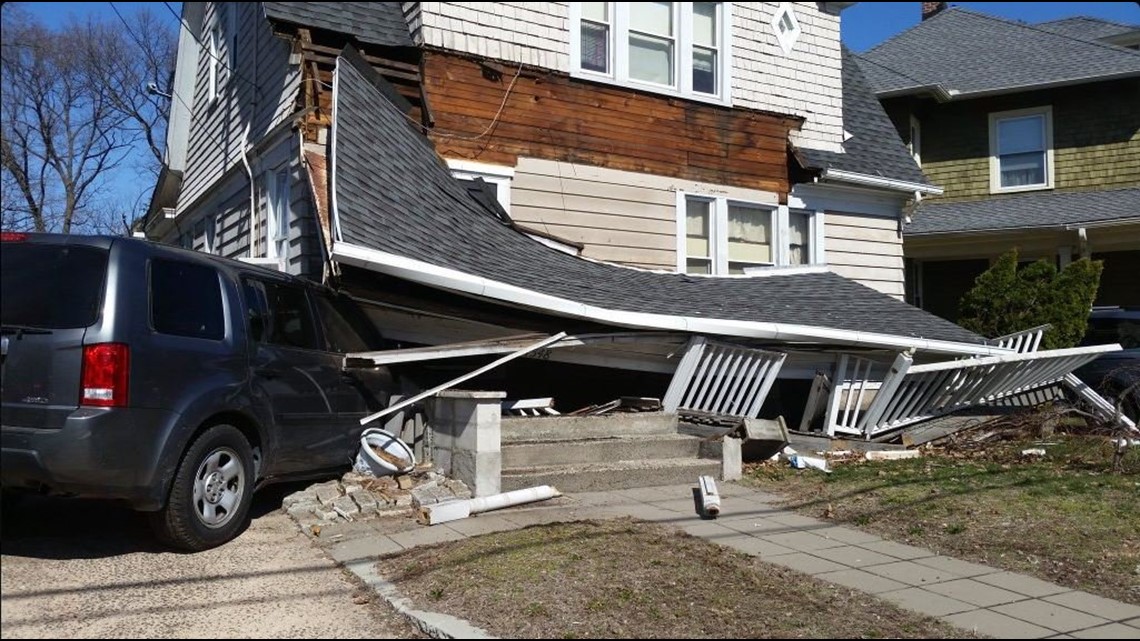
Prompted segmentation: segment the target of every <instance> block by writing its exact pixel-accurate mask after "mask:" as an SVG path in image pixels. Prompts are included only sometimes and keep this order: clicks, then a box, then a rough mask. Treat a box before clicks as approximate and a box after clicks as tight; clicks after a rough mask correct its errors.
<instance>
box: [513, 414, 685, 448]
mask: <svg viewBox="0 0 1140 641" xmlns="http://www.w3.org/2000/svg"><path fill="white" fill-rule="evenodd" d="M501 430H502V439H503V443H516V442H520V441H542V442H546V441H566V440H580V439H597V438H615V437H621V436H652V435H666V434H676V433H677V417H676V416H675V415H671V414H662V413H659V412H644V413H630V414H609V415H606V416H534V417H525V416H512V417H506V416H504V417H503V419H502V427H501Z"/></svg>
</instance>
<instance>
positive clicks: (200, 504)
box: [194, 447, 245, 528]
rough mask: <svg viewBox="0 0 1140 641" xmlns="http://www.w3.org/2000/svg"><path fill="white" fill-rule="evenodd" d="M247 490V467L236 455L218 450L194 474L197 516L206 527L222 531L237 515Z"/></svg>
mask: <svg viewBox="0 0 1140 641" xmlns="http://www.w3.org/2000/svg"><path fill="white" fill-rule="evenodd" d="M244 491H245V468H243V467H242V464H241V459H240V458H238V455H237V452H235V451H233V450H232V449H230V448H228V447H219V448H217V449H215V450H214V451H212V452H210V453H209V454H208V455H207V456H206V458H204V459H203V460H202V464H201V465H199V466H198V471H197V472H196V473H195V474H194V514H195V515H196V516H197V517H198V520H199V521H201V522H202V523H203V524H204V525H205V526H206V527H210V528H219V527H222V526H223V525H225V524H226V523H228V522H229V521H230V519H232V518H233V516H234V514H236V513H237V507H238V503H239V502H241V497H242V493H243V492H244Z"/></svg>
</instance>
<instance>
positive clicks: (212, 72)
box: [206, 16, 222, 106]
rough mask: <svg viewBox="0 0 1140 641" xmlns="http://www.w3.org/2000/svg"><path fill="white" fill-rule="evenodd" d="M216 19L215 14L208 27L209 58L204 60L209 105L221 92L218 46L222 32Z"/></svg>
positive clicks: (207, 47)
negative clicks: (212, 23) (212, 22)
mask: <svg viewBox="0 0 1140 641" xmlns="http://www.w3.org/2000/svg"><path fill="white" fill-rule="evenodd" d="M216 19H217V17H216V16H215V22H214V25H213V26H212V27H210V37H209V42H207V43H206V55H207V56H209V60H207V61H206V83H207V84H206V92H207V93H206V98H207V100H208V102H209V104H210V106H213V105H214V104H216V103H217V102H218V96H219V95H220V94H221V91H220V89H221V72H220V70H219V67H220V66H221V64H222V63H221V57H220V56H221V52H220V51H219V50H218V48H219V43H220V40H221V38H222V34H221V25H220V24H218V23H217V22H216Z"/></svg>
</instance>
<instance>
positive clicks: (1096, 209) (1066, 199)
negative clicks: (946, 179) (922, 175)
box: [903, 187, 1140, 236]
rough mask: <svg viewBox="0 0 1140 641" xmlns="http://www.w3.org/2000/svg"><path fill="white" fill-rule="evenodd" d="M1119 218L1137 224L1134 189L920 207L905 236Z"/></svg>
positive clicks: (1138, 194)
mask: <svg viewBox="0 0 1140 641" xmlns="http://www.w3.org/2000/svg"><path fill="white" fill-rule="evenodd" d="M1121 218H1135V219H1136V220H1137V221H1138V222H1140V187H1137V188H1131V189H1112V190H1107V191H1085V192H1061V193H1056V192H1035V193H1027V194H1011V195H1008V196H1001V197H997V198H990V199H987V200H979V201H973V202H953V203H940V202H938V201H937V200H934V201H931V200H927V201H923V203H922V204H921V205H919V207H918V209H917V211H916V212H915V213H914V215H913V216H912V220H913V221H914V222H912V223H911V224H909V225H907V227H906V229H905V230H904V231H903V233H904V234H906V235H916V236H917V235H921V234H945V233H955V232H967V231H987V230H993V231H1001V230H1010V229H1025V228H1034V227H1038V228H1040V227H1063V226H1065V225H1076V224H1080V223H1092V222H1098V221H1104V220H1117V219H1121Z"/></svg>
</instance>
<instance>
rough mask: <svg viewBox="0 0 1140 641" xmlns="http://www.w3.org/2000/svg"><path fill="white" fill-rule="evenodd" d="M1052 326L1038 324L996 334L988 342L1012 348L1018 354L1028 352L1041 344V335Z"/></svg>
mask: <svg viewBox="0 0 1140 641" xmlns="http://www.w3.org/2000/svg"><path fill="white" fill-rule="evenodd" d="M1052 327H1053V326H1052V325H1049V324H1045V325H1038V326H1037V327H1031V328H1029V329H1026V330H1022V331H1020V332H1014V333H1012V334H1006V335H1005V336H998V337H997V338H995V339H992V340H991V341H990V342H991V343H996V344H997V346H998V347H1005V348H1006V349H1012V350H1013V351H1015V352H1017V353H1018V354H1028V353H1029V352H1036V351H1037V348H1038V347H1040V346H1041V337H1042V336H1044V335H1045V332H1046V331H1048V330H1049V329H1050V328H1052Z"/></svg>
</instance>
